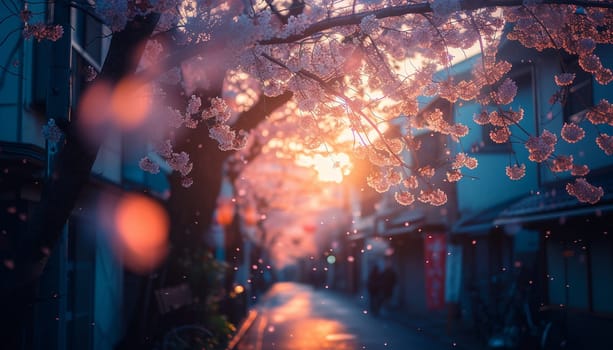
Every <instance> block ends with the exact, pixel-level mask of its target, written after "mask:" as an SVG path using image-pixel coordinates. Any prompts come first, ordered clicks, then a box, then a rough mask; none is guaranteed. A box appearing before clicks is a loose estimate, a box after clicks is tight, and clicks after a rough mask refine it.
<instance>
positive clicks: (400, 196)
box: [394, 191, 415, 205]
mask: <svg viewBox="0 0 613 350" xmlns="http://www.w3.org/2000/svg"><path fill="white" fill-rule="evenodd" d="M394 199H395V200H396V202H398V203H399V204H401V205H411V204H413V202H415V196H414V195H413V194H412V193H411V192H408V191H400V192H395V193H394Z"/></svg>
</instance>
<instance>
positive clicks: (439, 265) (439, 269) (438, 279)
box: [424, 233, 447, 310]
mask: <svg viewBox="0 0 613 350" xmlns="http://www.w3.org/2000/svg"><path fill="white" fill-rule="evenodd" d="M446 252H447V245H446V244H445V234H444V233H433V234H428V235H426V237H425V239H424V256H425V259H426V261H425V272H426V305H427V306H428V309H430V310H438V309H442V308H444V307H445V257H446V255H447V254H446Z"/></svg>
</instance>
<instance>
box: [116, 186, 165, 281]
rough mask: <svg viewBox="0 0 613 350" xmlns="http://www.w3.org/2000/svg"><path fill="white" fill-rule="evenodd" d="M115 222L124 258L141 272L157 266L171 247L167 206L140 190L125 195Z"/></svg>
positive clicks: (117, 209)
mask: <svg viewBox="0 0 613 350" xmlns="http://www.w3.org/2000/svg"><path fill="white" fill-rule="evenodd" d="M113 222H114V225H115V231H116V233H117V239H116V244H117V245H118V248H119V251H120V252H121V256H122V257H123V262H124V264H125V265H126V267H127V268H129V269H130V270H132V271H134V272H137V273H147V272H149V271H151V270H152V269H154V268H155V267H157V266H158V265H159V264H160V263H161V262H162V260H163V259H164V258H165V256H166V252H167V249H168V246H167V239H168V229H169V219H168V214H167V213H166V211H165V210H164V208H163V207H162V206H161V205H160V204H158V203H157V202H156V201H154V200H153V199H150V198H147V197H145V196H143V195H139V194H128V195H125V196H124V197H123V198H122V199H121V200H120V201H119V203H118V205H117V207H116V209H115V213H114V221H113Z"/></svg>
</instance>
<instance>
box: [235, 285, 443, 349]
mask: <svg viewBox="0 0 613 350" xmlns="http://www.w3.org/2000/svg"><path fill="white" fill-rule="evenodd" d="M254 311H255V312H252V314H251V316H252V317H251V319H248V322H249V323H248V324H249V327H248V328H245V329H246V331H245V333H244V334H243V335H242V336H241V337H240V341H239V342H238V344H237V346H236V347H235V349H239V350H273V349H282V350H315V349H334V350H350V349H351V350H353V349H356V350H357V349H365V350H377V349H381V350H388V349H399V350H411V349H424V350H425V349H428V350H439V349H453V348H455V345H454V344H451V343H447V341H446V339H436V338H434V337H432V336H427V335H425V334H424V333H420V332H418V331H416V330H414V329H410V328H408V327H406V326H405V325H402V324H400V323H398V322H397V321H394V320H392V319H387V318H384V317H373V316H372V315H371V314H369V313H368V312H367V310H364V309H363V308H362V307H361V306H360V305H359V303H356V302H355V300H353V299H351V298H348V297H346V296H343V295H341V294H339V293H335V292H332V291H329V290H326V289H313V288H312V287H310V286H307V285H302V284H297V283H290V282H283V283H277V284H275V285H273V286H272V288H271V289H270V290H269V291H268V292H267V294H266V295H265V296H264V297H263V298H262V299H261V300H260V302H259V303H258V304H257V305H256V307H255V309H254Z"/></svg>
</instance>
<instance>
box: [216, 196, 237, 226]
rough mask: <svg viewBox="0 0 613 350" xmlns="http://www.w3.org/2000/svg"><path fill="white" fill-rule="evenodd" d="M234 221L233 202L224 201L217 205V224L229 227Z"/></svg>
mask: <svg viewBox="0 0 613 350" xmlns="http://www.w3.org/2000/svg"><path fill="white" fill-rule="evenodd" d="M233 219H234V203H232V201H231V200H228V199H223V200H220V201H219V204H218V205H217V222H218V223H219V224H220V225H222V226H228V225H230V224H231V223H232V220H233Z"/></svg>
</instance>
